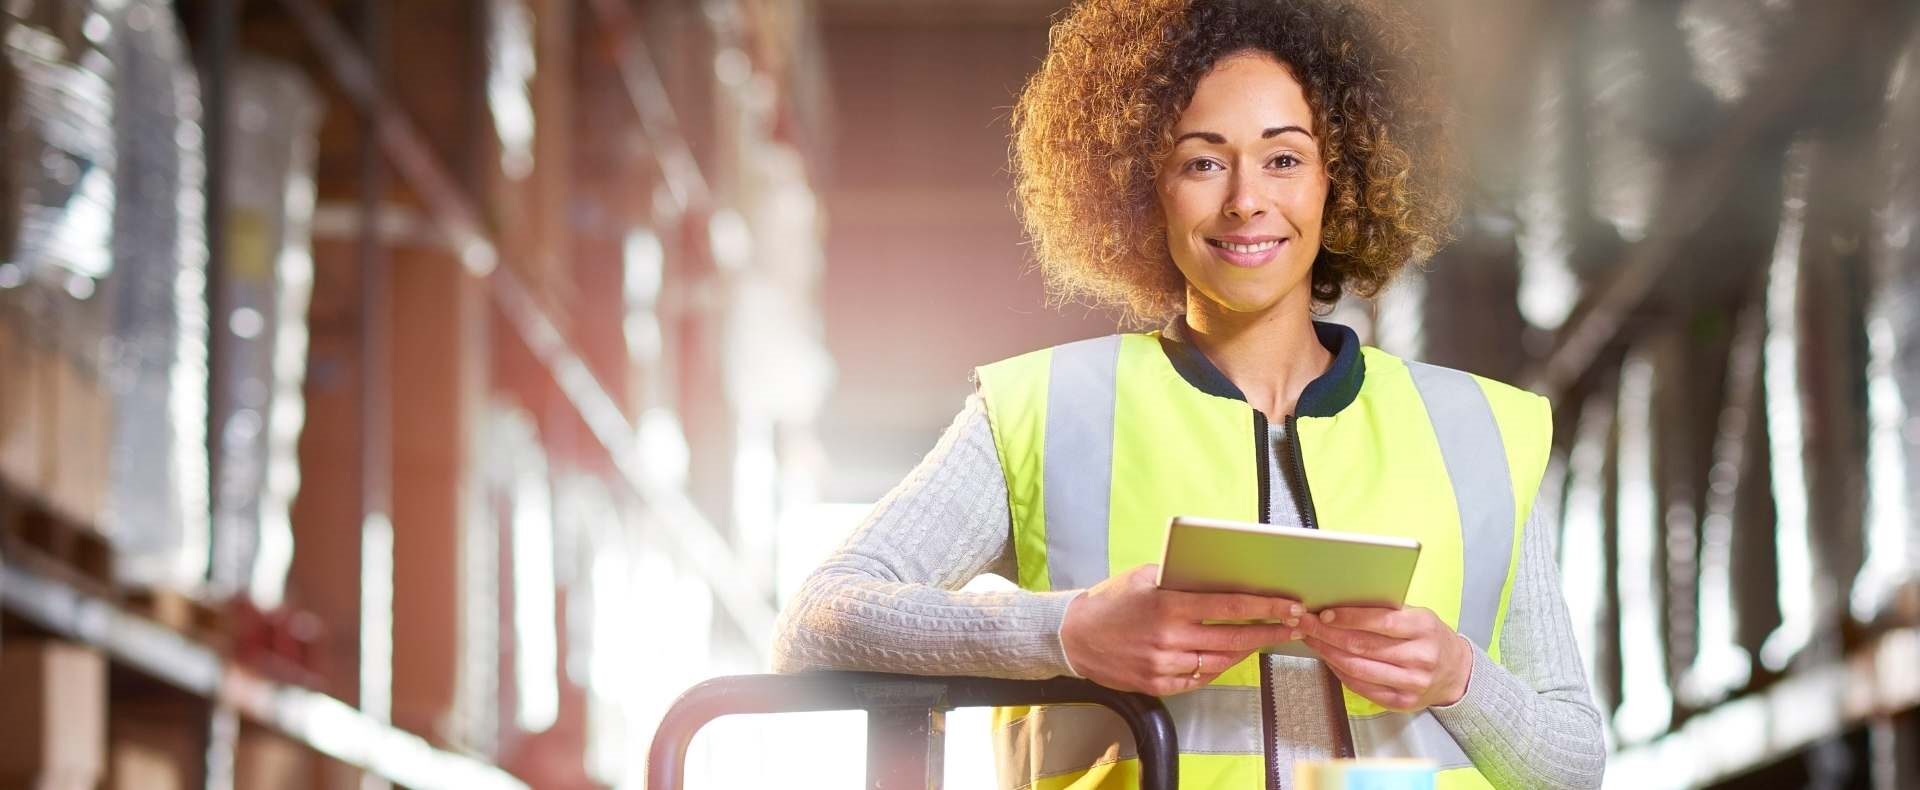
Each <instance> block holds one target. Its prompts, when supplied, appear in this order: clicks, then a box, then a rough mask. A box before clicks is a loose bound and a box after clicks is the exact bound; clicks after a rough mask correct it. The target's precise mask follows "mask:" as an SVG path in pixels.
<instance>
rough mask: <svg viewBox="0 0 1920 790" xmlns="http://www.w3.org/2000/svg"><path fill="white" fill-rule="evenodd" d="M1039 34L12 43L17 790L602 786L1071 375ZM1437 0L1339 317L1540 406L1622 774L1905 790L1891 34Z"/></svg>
mask: <svg viewBox="0 0 1920 790" xmlns="http://www.w3.org/2000/svg"><path fill="white" fill-rule="evenodd" d="M1063 5H1064V3H1063V2H1060V0H697V1H696V0H402V1H400V2H383V1H382V0H245V1H244V2H243V1H242V0H177V1H176V2H167V1H166V0H0V30H4V35H3V36H0V41H3V43H0V47H3V48H4V58H0V113H4V116H3V117H4V126H3V128H0V140H4V143H3V144H4V148H3V149H0V150H4V157H0V253H3V255H4V257H0V569H3V571H4V572H3V573H0V604H3V605H4V607H3V608H4V621H0V706H4V710H5V711H6V715H5V716H3V717H0V785H4V786H9V787H11V786H22V787H39V788H59V789H62V790H64V789H66V788H92V787H111V788H184V787H195V788H200V787H204V788H209V789H210V790H226V789H227V788H233V787H239V788H256V787H258V788H282V787H286V788H328V789H332V788H351V787H360V788H378V787H388V786H401V787H419V788H426V787H450V788H515V787H524V786H531V787H539V788H589V787H638V786H639V785H640V782H641V771H642V763H643V760H644V754H645V746H646V744H647V743H648V742H649V740H650V738H651V736H652V733H653V731H654V727H655V726H656V724H657V723H658V721H659V719H660V716H661V714H662V713H663V712H664V711H665V709H666V706H667V705H668V704H669V703H670V702H671V701H672V699H673V698H674V697H675V696H676V695H677V694H679V693H680V692H681V691H682V690H684V689H685V688H686V687H688V686H689V685H691V684H693V683H696V682H698V681H700V680H702V679H704V678H708V677H712V676H717V675H725V674H736V673H746V672H758V671H764V668H765V667H766V663H767V652H768V640H769V635H770V630H771V626H772V623H773V619H774V617H775V614H776V612H777V611H778V608H779V606H780V605H781V602H782V599H783V596H784V595H786V594H788V593H789V592H791V591H792V590H793V589H795V587H796V586H797V585H798V583H799V580H800V579H801V578H802V577H803V576H804V575H805V574H806V572H807V571H808V570H809V569H810V568H811V567H812V566H813V565H814V564H815V563H816V562H818V561H819V559H820V558H821V557H822V556H824V554H825V553H826V552H828V551H830V550H831V549H832V548H833V546H834V545H835V544H836V543H837V542H838V541H839V540H840V539H841V537H842V536H844V535H845V534H846V533H847V531H848V530H850V529H851V528H852V527H853V526H854V524H855V523H857V521H858V520H859V519H860V517H861V516H862V514H863V513H864V512H865V510H866V508H867V507H869V506H870V505H871V503H873V502H874V501H876V500H877V499H879V498H880V497H881V496H882V495H884V493H885V492H886V491H887V490H888V488H889V487H890V486H891V485H892V484H893V483H894V482H895V481H897V480H898V479H900V478H901V477H902V476H904V474H905V473H906V472H907V470H908V469H910V468H911V466H912V465H913V464H914V463H915V462H916V461H917V460H918V459H919V458H920V456H921V455H922V454H923V453H924V452H925V451H926V450H927V449H928V448H930V447H931V446H932V444H933V442H934V440H935V438H936V437H937V436H938V434H939V432H940V430H941V429H942V428H943V427H945V425H946V424H947V422H948V421H949V420H950V418H951V417H952V415H953V414H954V412H955V411H957V410H958V409H959V407H960V405H961V401H962V399H963V398H964V397H965V396H966V395H967V393H968V392H969V389H970V385H969V384H968V372H969V369H970V368H971V366H973V365H976V364H980V363H984V362H987V361H991V360H995V359H999V358H1002V357H1005V356H1009V355H1012V354H1016V353H1019V352H1022V351H1026V350H1030V349H1033V348H1038V347H1041V346H1044V345H1048V344H1053V343H1057V342H1062V341H1067V340H1071V339H1077V338H1081V337H1088V336H1093V335H1098V334H1104V333H1107V332H1110V331H1112V330H1113V327H1114V323H1113V319H1112V317H1111V316H1108V315H1105V314H1101V313H1098V312H1094V311H1090V310H1088V309H1086V308H1082V307H1068V308H1065V309H1060V310H1056V309H1053V308H1049V307H1048V306H1047V305H1046V302H1045V295H1044V293H1043V289H1042V285H1041V283H1040V281H1039V278H1038V277H1037V276H1036V275H1035V274H1034V273H1033V272H1032V271H1031V270H1030V266H1029V259H1028V256H1027V251H1026V249H1025V247H1024V246H1023V244H1022V237H1021V232H1020V229H1019V226H1018V224H1017V222H1016V220H1015V218H1014V215H1013V213H1012V211H1011V210H1010V194H1009V189H1010V181H1009V178H1008V175H1007V167H1006V147H1007V124H1006V119H1007V115H1008V108H1009V107H1010V106H1011V104H1012V103H1013V100H1014V97H1015V95H1016V92H1017V90H1018V88H1019V86H1020V85H1021V84H1022V82H1023V80H1024V78H1025V76H1026V75H1027V74H1029V73H1030V72H1031V71H1032V70H1033V69H1034V68H1035V67H1036V65H1037V64H1038V62H1039V59H1040V58H1041V57H1042V55H1043V53H1044V51H1045V46H1046V42H1047V22H1048V20H1049V18H1050V17H1051V16H1052V15H1054V14H1056V13H1057V12H1058V11H1059V10H1060V9H1061V7H1063ZM1418 9H1419V10H1420V13H1421V14H1422V15H1423V16H1424V17H1425V18H1426V19H1427V22H1428V24H1430V25H1431V26H1432V29H1433V35H1435V36H1436V37H1441V38H1443V39H1444V40H1446V41H1448V42H1450V45H1451V47H1452V51H1453V52H1454V57H1453V59H1452V61H1451V62H1450V63H1448V64H1447V65H1446V68H1448V69H1450V71H1451V73H1452V74H1454V76H1455V79H1454V80H1453V81H1452V85H1453V87H1454V89H1455V92H1456V94H1457V95H1456V96H1455V100H1456V104H1457V107H1458V110H1459V115H1460V119H1461V124H1460V127H1459V128H1460V137H1461V141H1462V143H1463V144H1464V146H1465V150H1466V152H1467V154H1468V163H1469V172H1470V174H1471V188H1470V190H1469V192H1468V196H1467V200H1466V204H1465V205H1466V211H1465V212H1464V214H1463V217H1462V219H1461V222H1460V225H1459V228H1458V236H1459V237H1460V240H1459V241H1458V242H1457V243H1455V244H1454V245H1452V246H1451V247H1449V248H1448V249H1447V250H1445V251H1444V252H1443V253H1442V254H1441V255H1440V256H1439V257H1438V258H1437V259H1435V260H1434V261H1432V262H1431V264H1430V265H1429V266H1427V267H1425V269H1424V270H1423V271H1419V272H1412V273H1410V274H1409V275H1408V276H1407V277H1405V278H1404V279H1403V280H1401V281H1400V283H1399V284H1398V285H1397V286H1396V287H1394V288H1393V289H1392V290H1390V291H1388V292H1387V293H1385V294H1383V295H1382V296H1381V297H1380V298H1378V299H1376V300H1352V301H1349V302H1347V303H1343V304H1341V305H1339V306H1338V307H1337V308H1336V309H1335V311H1334V319H1335V320H1340V321H1343V322H1346V323H1349V324H1351V325H1353V326H1355V328H1356V329H1358V330H1359V331H1360V333H1361V335H1362V336H1363V337H1364V338H1367V339H1368V340H1369V341H1370V342H1372V343H1375V344H1377V345H1380V346H1383V347H1385V348H1387V349H1388V350H1390V351H1394V352H1396V353H1399V354H1403V355H1409V356H1415V357H1421V358H1424V359H1427V360H1429V361H1433V362H1436V363H1441V364H1447V365H1452V366H1457V367H1464V368H1466V369H1469V370H1472V371H1475V372H1478V373H1481V374H1484V375H1488V376H1493V377H1496V378H1501V379H1505V380H1508V381H1514V382H1518V383H1522V384H1524V385H1526V386H1528V387H1530V388H1532V389H1534V390H1536V391H1538V392H1541V393H1542V394H1545V395H1548V396H1549V397H1551V398H1552V399H1553V401H1554V403H1555V406H1556V414H1557V420H1558V422H1557V425H1556V438H1555V454H1554V457H1553V463H1552V467H1551V469H1550V471H1549V474H1548V478H1547V483H1546V486H1547V491H1546V492H1544V494H1543V496H1542V497H1541V499H1540V503H1541V506H1542V507H1547V508H1551V509H1552V510H1553V512H1554V518H1553V519H1552V521H1553V522H1554V523H1557V524H1558V525H1559V529H1560V535H1559V537H1560V542H1559V545H1560V554H1561V564H1562V567H1563V569H1564V571H1563V575H1564V581H1565V585H1566V590H1565V592H1566V599H1567V602H1568V604H1569V608H1570V610H1571V613H1572V617H1573V622H1574V625H1575V628H1576V630H1577V633H1578V635H1579V638H1580V642H1581V645H1582V648H1583V651H1584V654H1585V656H1586V660H1587V662H1588V667H1589V669H1590V673H1591V676H1592V679H1593V683H1594V692H1595V694H1596V696H1597V698H1598V700H1599V701H1600V703H1601V707H1602V709H1603V710H1604V711H1605V713H1606V715H1607V718H1608V734H1609V739H1610V746H1611V748H1612V749H1613V751H1614V752H1615V756H1614V758H1613V759H1612V761H1611V762H1610V766H1609V770H1608V784H1609V785H1610V786H1619V787H1632V788H1651V787H1727V788H1735V787H1769V788H1771V787H1808V788H1873V789H1874V790H1887V789H1888V788H1909V787H1920V713H1916V710H1917V709H1920V585H1917V584H1916V580H1917V579H1920V501H1916V492H1920V246H1917V245H1916V240H1915V239H1914V230H1915V225H1916V223H1917V222H1920V149H1917V148H1916V146H1917V145H1920V18H1917V17H1920V14H1916V11H1917V10H1920V8H1916V4H1915V3H1914V2H1912V0H1831V1H1829V2H1814V1H1813V0H1601V1H1598V2H1590V3H1566V2H1557V1H1556V0H1499V1H1498V2H1484V1H1481V0H1473V1H1471V2H1469V1H1468V0H1432V2H1428V3H1424V4H1421V5H1419V6H1418ZM980 583H981V584H984V585H989V586H991V585H992V584H995V583H996V582H995V580H991V579H988V580H983V581H982V582H980ZM997 583H999V584H1004V581H1000V582H997ZM987 726H988V725H987V722H986V717H985V713H984V712H981V711H961V712H955V713H954V714H953V715H952V716H950V717H949V719H948V732H949V735H948V738H949V745H948V750H947V758H946V771H947V777H948V786H952V787H965V788H971V787H984V786H988V784H989V783H990V781H991V777H992V773H991V767H990V757H989V756H988V751H987V747H986V744H987V732H988V731H987ZM862 739H863V724H862V719H861V715H860V714H857V713H856V714H831V715H807V716H787V717H763V718H752V719H738V720H726V721H723V722H721V723H719V724H716V725H715V726H713V727H711V728H709V729H708V730H707V731H706V732H705V733H704V734H703V735H702V736H701V737H700V739H699V740H698V741H696V743H695V747H694V751H693V754H692V764H691V765H692V769H693V770H694V772H695V773H694V777H693V779H694V781H693V783H692V784H690V786H693V787H745V786H759V785H764V784H772V783H776V782H777V783H778V784H780V785H782V786H794V787H801V786H807V787H812V786H818V787H850V786H858V785H859V784H860V781H861V775H862V770H863V766H864V762H863V761H864V757H863V740H862Z"/></svg>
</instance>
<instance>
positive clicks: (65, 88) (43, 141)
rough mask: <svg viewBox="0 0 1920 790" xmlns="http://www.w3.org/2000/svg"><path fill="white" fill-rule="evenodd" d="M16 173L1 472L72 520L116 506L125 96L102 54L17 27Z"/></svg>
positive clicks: (3, 293)
mask: <svg viewBox="0 0 1920 790" xmlns="http://www.w3.org/2000/svg"><path fill="white" fill-rule="evenodd" d="M0 49H3V50H4V57H3V58H0V60H3V61H4V66H3V67H0V68H3V69H4V71H5V77H4V79H0V81H4V82H5V83H7V84H8V85H9V88H8V90H7V91H6V99H7V102H6V105H5V110H4V114H5V121H6V124H5V127H4V129H0V134H3V135H4V136H5V138H6V146H5V147H6V150H7V156H6V158H5V161H4V162H0V168H4V169H5V170H6V171H7V176H6V178H5V179H4V182H0V183H3V185H4V189H5V191H4V192H0V212H4V213H5V214H6V215H7V216H8V220H7V222H6V223H5V224H6V227H8V228H9V229H10V230H9V233H8V238H7V242H8V243H7V245H6V247H5V248H4V257H0V335H4V337H3V338H0V340H4V341H5V346H6V348H5V349H4V351H0V354H4V356H5V358H6V362H7V364H8V370H9V371H10V374H9V375H8V376H7V379H8V380H7V382H6V383H5V384H4V385H0V398H3V399H4V400H5V401H6V403H5V408H6V412H5V413H4V415H0V477H4V478H5V480H6V482H7V484H8V485H9V486H10V487H12V488H15V489H17V491H18V493H20V494H21V495H23V496H25V497H28V498H30V499H34V500H38V501H39V502H41V503H42V504H44V505H48V506H51V507H53V508H54V509H55V510H56V511H58V512H60V513H61V514H62V515H63V516H65V517H67V518H71V519H75V520H79V521H84V522H97V521H98V520H99V517H100V516H101V511H102V510H103V509H104V507H105V489H106V483H105V479H104V476H105V467H106V455H107V447H108V445H107V439H106V437H107V428H106V423H107V422H109V421H110V420H111V406H112V404H111V402H110V401H109V400H108V398H107V388H106V385H105V381H104V377H103V375H102V366H101V361H102V360H101V352H102V350H103V349H104V348H105V346H106V342H105V341H106V339H107V334H108V332H109V329H110V322H109V316H110V313H109V310H108V304H107V300H106V298H105V297H104V296H103V295H102V294H100V293H99V292H98V288H97V285H98V283H99V281H100V278H103V277H105V276H107V274H108V273H109V272H110V271H111V269H112V266H113V260H112V256H111V254H110V252H109V250H110V249H111V242H112V235H111V234H112V231H113V211H114V197H115V196H114V189H113V174H114V172H115V158H116V151H115V150H114V145H113V134H112V120H113V112H114V108H113V105H112V89H111V86H110V85H109V83H108V82H107V80H106V79H104V78H103V77H102V76H101V75H100V73H99V71H98V68H97V67H98V66H99V65H101V62H102V61H101V59H100V57H99V56H98V55H97V53H94V54H91V55H89V53H91V50H87V51H84V52H78V53H76V52H75V51H74V50H72V49H71V48H70V47H69V46H68V44H67V43H66V42H63V40H62V39H61V38H60V37H59V36H57V35H55V34H54V33H53V32H52V31H49V30H45V29H42V28H40V27H36V26H34V25H32V24H27V23H23V22H18V21H13V20H9V25H8V27H7V34H6V36H5V38H4V43H3V44H0ZM76 56H78V57H77V58H76Z"/></svg>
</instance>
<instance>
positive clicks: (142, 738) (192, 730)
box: [104, 696, 208, 790]
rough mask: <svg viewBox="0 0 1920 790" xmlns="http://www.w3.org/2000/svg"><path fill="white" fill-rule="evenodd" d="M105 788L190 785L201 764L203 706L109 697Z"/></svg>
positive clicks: (170, 699) (134, 789)
mask: <svg viewBox="0 0 1920 790" xmlns="http://www.w3.org/2000/svg"><path fill="white" fill-rule="evenodd" d="M112 713H113V720H112V722H110V723H109V725H108V737H109V738H110V739H111V743H112V745H111V746H110V747H109V748H110V750H111V760H110V765H109V767H110V771H109V773H108V776H107V779H106V783H105V785H104V786H105V787H106V788H109V790H147V789H148V788H155V789H156V790H172V789H173V788H182V789H184V788H188V787H192V786H193V785H194V783H195V782H197V781H199V779H200V776H201V773H202V771H203V769H204V768H205V763H206V748H207V744H206V738H207V726H208V719H207V709H206V703H205V702H204V701H201V700H196V699H187V698H184V697H172V696H166V697H152V698H141V697H135V698H129V699H119V700H115V701H114V703H113V710H112Z"/></svg>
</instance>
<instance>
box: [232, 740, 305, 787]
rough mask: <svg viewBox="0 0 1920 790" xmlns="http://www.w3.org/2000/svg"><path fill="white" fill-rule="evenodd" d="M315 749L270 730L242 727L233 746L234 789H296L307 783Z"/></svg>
mask: <svg viewBox="0 0 1920 790" xmlns="http://www.w3.org/2000/svg"><path fill="white" fill-rule="evenodd" d="M313 759H314V753H313V752H311V751H308V750H307V747H305V746H302V745H300V744H299V743H296V742H295V741H293V740H292V739H290V738H288V737H286V736H284V735H281V734H280V733H277V732H273V731H271V730H266V729H262V728H259V727H243V728H242V729H241V730H240V742H239V743H238V744H237V745H236V746H235V749H234V764H233V787H234V790H254V789H255V788H259V789H260V790H268V789H269V788H271V789H272V790H299V788H305V787H308V786H310V784H311V780H312V778H313V764H312V761H313Z"/></svg>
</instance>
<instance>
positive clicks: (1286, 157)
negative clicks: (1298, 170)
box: [1268, 154, 1300, 168]
mask: <svg viewBox="0 0 1920 790" xmlns="http://www.w3.org/2000/svg"><path fill="white" fill-rule="evenodd" d="M1268 164H1271V165H1273V166H1275V167H1282V168H1286V167H1297V166H1299V164H1300V159H1299V157H1296V156H1294V155H1293V154H1281V155H1279V156H1276V157H1274V158H1273V161H1272V162H1269V163H1268Z"/></svg>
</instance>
